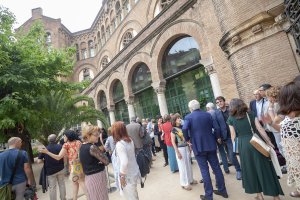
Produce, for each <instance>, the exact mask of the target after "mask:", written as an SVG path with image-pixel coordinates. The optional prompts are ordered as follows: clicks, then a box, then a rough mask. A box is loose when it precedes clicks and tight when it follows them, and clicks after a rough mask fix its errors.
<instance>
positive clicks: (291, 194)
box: [290, 191, 300, 198]
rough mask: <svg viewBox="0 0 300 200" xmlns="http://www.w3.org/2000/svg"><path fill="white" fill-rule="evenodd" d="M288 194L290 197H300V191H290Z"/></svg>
mask: <svg viewBox="0 0 300 200" xmlns="http://www.w3.org/2000/svg"><path fill="white" fill-rule="evenodd" d="M290 196H291V197H296V198H299V197H300V192H298V191H294V192H291V193H290Z"/></svg>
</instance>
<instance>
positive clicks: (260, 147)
mask: <svg viewBox="0 0 300 200" xmlns="http://www.w3.org/2000/svg"><path fill="white" fill-rule="evenodd" d="M246 115H247V118H248V122H249V124H250V128H251V132H252V134H253V136H252V138H251V140H250V143H251V144H252V146H253V147H254V148H255V149H256V150H257V151H259V152H260V153H261V154H263V155H264V156H266V157H270V150H271V148H270V147H269V146H268V145H267V144H266V143H265V141H263V140H262V139H261V138H260V137H259V136H258V134H257V133H255V132H254V131H253V128H252V125H251V122H250V118H249V115H248V113H246Z"/></svg>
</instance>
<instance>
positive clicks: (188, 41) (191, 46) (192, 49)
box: [162, 36, 200, 78]
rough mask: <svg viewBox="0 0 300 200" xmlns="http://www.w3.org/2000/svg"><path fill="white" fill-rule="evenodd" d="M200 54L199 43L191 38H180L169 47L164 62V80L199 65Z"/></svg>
mask: <svg viewBox="0 0 300 200" xmlns="http://www.w3.org/2000/svg"><path fill="white" fill-rule="evenodd" d="M199 61H200V53H199V47H198V44H197V42H196V41H195V40H194V38H192V37H190V36H185V37H181V38H178V39H177V40H175V41H174V42H173V43H171V44H170V45H169V47H168V48H167V50H166V51H165V53H164V56H163V60H162V70H163V75H164V78H168V77H170V76H173V75H174V74H177V73H179V72H181V71H183V70H186V69H188V68H191V67H193V66H195V65H198V64H199Z"/></svg>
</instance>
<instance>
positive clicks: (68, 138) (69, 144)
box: [40, 130, 86, 200]
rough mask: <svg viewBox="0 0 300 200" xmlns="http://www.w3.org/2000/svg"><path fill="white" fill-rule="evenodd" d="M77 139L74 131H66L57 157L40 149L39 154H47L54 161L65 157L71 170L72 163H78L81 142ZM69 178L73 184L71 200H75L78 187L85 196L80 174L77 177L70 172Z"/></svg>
mask: <svg viewBox="0 0 300 200" xmlns="http://www.w3.org/2000/svg"><path fill="white" fill-rule="evenodd" d="M77 138H78V136H77V134H76V133H75V131H73V130H67V131H65V132H64V142H65V143H64V144H63V147H62V149H61V151H60V152H59V154H58V155H56V154H53V153H51V152H49V151H48V150H47V149H46V148H43V149H41V150H40V153H44V154H47V155H48V156H50V157H52V158H53V159H55V160H60V159H62V158H63V157H64V156H65V155H67V156H68V159H69V166H70V168H71V169H73V164H74V162H75V161H78V159H79V158H78V152H79V149H80V146H81V142H80V141H79V140H77ZM70 178H71V180H72V182H73V184H72V186H73V200H77V195H78V191H79V185H80V187H81V188H82V190H83V191H84V193H85V194H86V188H85V185H84V175H83V174H82V176H78V175H74V174H72V172H71V174H70Z"/></svg>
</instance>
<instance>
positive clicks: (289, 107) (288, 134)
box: [278, 81, 300, 198]
mask: <svg viewBox="0 0 300 200" xmlns="http://www.w3.org/2000/svg"><path fill="white" fill-rule="evenodd" d="M279 105H280V109H279V112H278V113H279V114H283V115H285V116H286V117H285V119H284V120H283V121H282V122H281V139H282V144H283V147H284V149H285V156H286V161H287V168H288V180H287V184H288V186H294V187H295V188H296V191H294V192H291V193H290V196H292V197H298V198H299V197H300V153H299V152H300V82H299V81H298V82H295V81H293V82H290V83H288V84H287V85H285V86H284V87H283V88H282V89H281V91H280V95H279Z"/></svg>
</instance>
